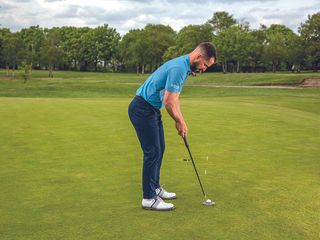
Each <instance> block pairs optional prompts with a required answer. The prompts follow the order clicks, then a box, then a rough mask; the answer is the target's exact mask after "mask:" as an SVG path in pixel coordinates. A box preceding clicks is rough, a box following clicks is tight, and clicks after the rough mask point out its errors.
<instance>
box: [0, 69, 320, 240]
mask: <svg viewBox="0 0 320 240" xmlns="http://www.w3.org/2000/svg"><path fill="white" fill-rule="evenodd" d="M36 74H40V73H38V72H37V73H36ZM41 74H42V73H41ZM57 74H58V73H57ZM59 74H62V73H59ZM69 74H70V75H69ZM72 74H73V73H63V74H62V76H61V79H53V80H51V79H50V80H48V79H42V77H39V79H37V78H35V79H32V80H31V81H30V82H28V83H27V84H23V83H21V80H19V79H18V80H12V79H5V78H0V96H2V97H0V119H1V121H0V153H1V154H0V164H1V168H0V189H1V194H0V203H1V204H0V236H1V239H290V240H291V239H299V240H300V239H318V238H319V228H320V213H319V209H320V201H319V199H320V174H319V173H320V170H319V169H320V162H319V155H320V148H319V146H320V129H319V125H320V108H319V105H320V89H249V88H239V89H238V88H237V89H234V88H215V87H201V86H197V84H194V85H193V83H190V84H189V85H188V86H185V88H184V91H183V93H182V96H181V108H182V111H183V113H184V116H185V119H186V121H187V124H188V128H189V135H188V138H189V143H190V147H191V151H192V153H193V155H194V158H195V161H196V164H197V167H198V170H199V172H200V175H201V176H200V177H201V179H202V181H203V184H204V187H205V190H206V192H207V195H208V197H209V198H211V199H213V200H214V201H216V203H217V205H216V206H215V207H205V206H203V205H201V202H202V195H201V191H200V187H199V185H198V182H197V179H196V176H195V173H194V170H193V168H192V165H191V163H190V162H185V161H183V159H184V158H187V157H188V153H187V151H186V149H185V147H184V145H183V141H182V140H181V139H180V137H179V136H178V135H177V133H176V130H175V129H174V123H173V121H172V120H171V119H170V117H169V116H168V114H167V113H166V112H165V111H162V113H163V121H164V127H165V138H166V153H165V156H164V162H163V167H162V176H161V179H162V183H165V184H166V188H167V189H168V190H172V191H175V192H176V193H177V194H178V198H177V199H176V200H174V201H172V202H174V203H175V205H176V210H175V211H172V212H165V213H164V212H152V211H144V210H142V209H141V208H140V204H141V181H140V180H141V164H142V160H141V158H142V153H141V150H140V147H139V143H138V141H137V138H136V135H135V132H134V130H133V128H132V126H131V123H130V122H129V119H128V117H127V106H128V104H129V102H130V100H131V96H133V95H134V92H135V90H136V88H137V85H130V84H123V83H120V82H121V81H123V82H124V83H125V82H127V81H128V80H129V79H133V80H132V81H133V82H134V83H136V84H137V83H139V82H140V81H142V78H141V80H140V79H138V78H137V77H136V76H135V75H133V74H119V75H117V74H110V75H109V74H101V75H100V74H92V73H89V75H90V78H88V79H84V77H83V75H81V74H82V73H80V74H79V75H75V77H74V78H72ZM76 74H78V73H76ZM101 76H103V77H101ZM117 76H119V79H118V80H117V81H118V82H117V81H116V82H115V83H113V80H112V81H111V80H110V79H112V78H115V79H117ZM202 76H203V77H205V76H206V75H205V74H204V75H202ZM202 76H201V77H202ZM209 76H210V74H209ZM212 76H213V77H217V78H218V77H220V75H219V74H212ZM222 76H223V75H222ZM247 76H248V81H250V79H251V75H250V74H248V75H247ZM268 76H269V77H270V80H269V82H272V81H273V80H274V79H273V78H277V77H278V74H276V75H272V74H269V75H268ZM243 78H245V75H244V76H243ZM251 80H252V79H251ZM106 82H107V83H106ZM210 84H213V83H210ZM50 87H52V88H53V89H54V90H52V89H51V88H50ZM207 157H208V160H207ZM205 170H206V171H207V174H206V175H205V174H204V171H205Z"/></svg>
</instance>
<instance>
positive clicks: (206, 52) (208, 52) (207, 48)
mask: <svg viewBox="0 0 320 240" xmlns="http://www.w3.org/2000/svg"><path fill="white" fill-rule="evenodd" d="M197 48H199V49H200V51H201V53H202V54H203V56H204V57H205V58H212V57H213V58H214V59H215V62H217V50H216V47H215V46H214V45H213V43H211V42H203V43H200V44H199V45H198V46H197Z"/></svg>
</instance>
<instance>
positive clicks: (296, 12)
mask: <svg viewBox="0 0 320 240" xmlns="http://www.w3.org/2000/svg"><path fill="white" fill-rule="evenodd" d="M0 7H1V8H0V24H1V25H2V27H7V28H10V29H11V30H12V31H17V30H20V29H21V28H25V27H29V26H32V25H40V26H41V27H49V28H51V27H53V26H89V27H95V26H98V25H102V24H104V23H107V24H109V26H111V27H114V28H116V29H117V31H118V32H119V33H121V34H122V35H123V34H125V33H126V32H127V31H128V30H129V29H133V28H143V27H144V26H145V25H146V24H147V23H161V24H165V25H170V26H171V27H172V28H173V29H174V30H176V31H178V30H180V29H181V28H182V27H184V26H187V25H189V24H203V23H205V22H206V21H207V20H208V19H209V18H211V17H212V15H213V13H214V12H216V11H227V12H229V13H230V14H232V15H233V16H234V17H235V18H236V19H237V20H239V21H248V22H249V23H250V26H251V27H252V28H258V27H259V26H260V24H265V25H267V26H269V25H271V24H284V25H286V26H288V27H290V28H291V29H292V30H294V31H295V32H297V29H298V27H299V26H300V23H301V22H304V21H305V20H306V19H307V16H308V14H313V13H316V12H319V11H320V0H305V1H301V0H300V1H297V0H291V1H290V0H266V1H256V0H216V1H210V0H201V1H192V0H184V1H183V0H157V1H155V0H154V1H152V0H151V1H148V0H117V1H115V0H85V1H84V0H0Z"/></svg>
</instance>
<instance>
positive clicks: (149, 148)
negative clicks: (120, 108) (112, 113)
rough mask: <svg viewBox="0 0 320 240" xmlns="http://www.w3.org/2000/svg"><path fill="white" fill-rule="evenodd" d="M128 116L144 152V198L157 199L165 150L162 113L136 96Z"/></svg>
mask: <svg viewBox="0 0 320 240" xmlns="http://www.w3.org/2000/svg"><path fill="white" fill-rule="evenodd" d="M128 114H129V117H130V120H131V123H132V125H133V126H134V128H135V130H136V133H137V136H138V138H139V141H140V145H141V148H142V151H143V169H142V189H143V198H147V199H151V198H155V197H156V196H157V194H156V191H155V190H156V188H159V187H160V185H159V181H160V168H161V163H162V157H163V153H164V149H165V143H164V132H163V125H162V120H161V112H160V110H158V109H156V108H154V107H153V106H152V105H151V104H149V103H148V102H147V101H146V100H144V99H143V98H142V97H140V96H135V98H134V99H133V100H132V102H131V103H130V105H129V108H128Z"/></svg>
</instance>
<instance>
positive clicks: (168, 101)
mask: <svg viewBox="0 0 320 240" xmlns="http://www.w3.org/2000/svg"><path fill="white" fill-rule="evenodd" d="M179 95H180V93H172V92H169V91H167V90H165V92H164V99H163V101H164V106H165V108H166V110H167V112H168V113H169V115H170V116H171V117H172V118H173V120H174V121H175V122H176V129H177V131H178V134H179V135H180V136H181V137H184V136H185V135H186V134H187V131H188V128H187V125H186V123H185V121H184V118H183V116H182V113H181V110H180V102H179Z"/></svg>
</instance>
